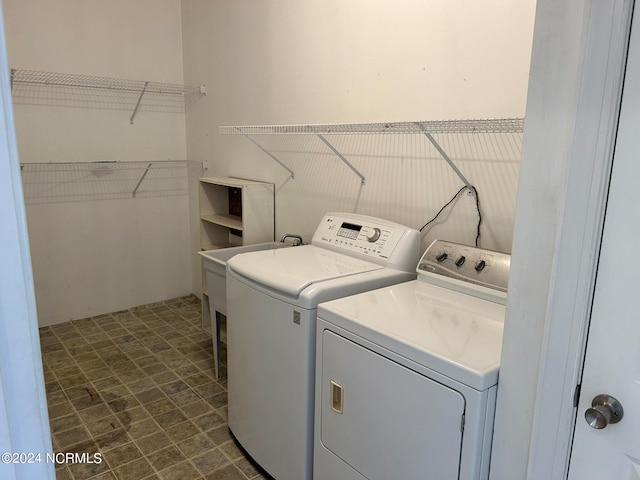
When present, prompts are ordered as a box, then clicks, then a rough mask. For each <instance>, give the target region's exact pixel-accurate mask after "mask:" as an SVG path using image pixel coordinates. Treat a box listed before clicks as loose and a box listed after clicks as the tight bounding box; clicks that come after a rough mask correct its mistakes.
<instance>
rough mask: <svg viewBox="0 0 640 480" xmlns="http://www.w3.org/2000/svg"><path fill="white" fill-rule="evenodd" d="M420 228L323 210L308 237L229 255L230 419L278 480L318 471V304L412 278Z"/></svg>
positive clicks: (303, 477) (236, 433)
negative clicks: (315, 416)
mask: <svg viewBox="0 0 640 480" xmlns="http://www.w3.org/2000/svg"><path fill="white" fill-rule="evenodd" d="M419 256H420V234H419V232H418V231H417V230H415V229H412V228H408V227H404V226H402V225H398V224H395V223H391V222H387V221H385V220H381V219H378V218H372V217H366V216H362V215H355V214H348V213H329V214H327V215H325V216H324V218H323V219H322V221H321V222H320V224H319V225H318V228H317V229H316V232H315V234H314V236H313V240H312V242H311V245H303V246H299V247H294V248H286V249H277V250H269V251H262V252H253V253H245V254H240V255H237V256H234V257H233V258H231V259H230V260H229V261H228V263H227V313H228V315H227V342H228V343H227V363H228V365H227V375H228V392H229V428H230V429H231V431H232V432H233V434H234V436H235V437H236V439H237V440H238V441H239V442H240V444H241V445H242V446H243V447H244V448H245V449H246V451H247V452H248V453H249V455H250V456H251V457H252V458H253V459H254V460H255V461H256V462H257V463H258V464H260V465H261V466H262V467H263V468H264V469H265V470H266V471H267V472H268V473H269V474H270V475H272V476H273V477H275V478H276V479H277V480H308V479H310V478H311V477H312V460H313V404H314V372H315V370H314V362H315V331H316V316H317V313H316V307H317V305H318V303H320V302H324V301H327V300H332V299H334V298H339V297H343V296H346V295H353V294H355V293H359V292H363V291H365V290H371V289H374V288H380V287H383V286H386V285H391V284H396V283H400V282H406V281H409V280H411V279H414V278H415V265H416V262H417V261H418V259H419Z"/></svg>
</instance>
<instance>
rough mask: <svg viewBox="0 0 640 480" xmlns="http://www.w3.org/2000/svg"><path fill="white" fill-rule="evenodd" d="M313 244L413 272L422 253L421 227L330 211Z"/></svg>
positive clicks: (320, 225)
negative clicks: (419, 230)
mask: <svg viewBox="0 0 640 480" xmlns="http://www.w3.org/2000/svg"><path fill="white" fill-rule="evenodd" d="M311 243H312V244H313V245H316V246H319V247H323V248H329V249H331V250H336V251H343V252H344V253H345V254H348V255H354V254H355V255H357V256H359V257H361V258H366V259H368V260H370V261H372V262H374V263H378V264H381V265H385V266H389V267H393V268H397V269H400V270H405V271H409V272H410V271H413V270H414V269H415V265H416V262H417V260H418V257H419V256H420V232H418V231H417V230H415V229H413V228H410V227H406V226H404V225H400V224H397V223H393V222H389V221H387V220H383V219H380V218H375V217H369V216H366V215H358V214H354V213H327V214H326V215H325V216H324V217H323V219H322V221H321V222H320V224H319V225H318V228H317V229H316V232H315V234H314V235H313V240H312V241H311Z"/></svg>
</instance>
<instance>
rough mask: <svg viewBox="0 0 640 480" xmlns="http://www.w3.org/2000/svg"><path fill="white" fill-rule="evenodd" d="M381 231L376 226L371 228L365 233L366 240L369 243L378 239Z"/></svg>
mask: <svg viewBox="0 0 640 480" xmlns="http://www.w3.org/2000/svg"><path fill="white" fill-rule="evenodd" d="M381 233H382V232H381V231H380V229H379V228H378V227H375V228H372V229H371V232H370V233H369V234H368V235H367V241H368V242H370V243H373V242H376V241H378V239H379V238H380V234H381Z"/></svg>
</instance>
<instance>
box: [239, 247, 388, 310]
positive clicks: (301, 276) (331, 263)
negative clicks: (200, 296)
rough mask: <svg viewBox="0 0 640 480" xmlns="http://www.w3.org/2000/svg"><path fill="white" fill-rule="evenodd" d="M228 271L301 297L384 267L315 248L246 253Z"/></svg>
mask: <svg viewBox="0 0 640 480" xmlns="http://www.w3.org/2000/svg"><path fill="white" fill-rule="evenodd" d="M227 268H229V269H230V270H232V271H233V272H235V273H237V274H239V275H242V276H243V277H245V278H248V279H250V280H252V281H254V282H256V283H259V284H261V285H263V286H265V287H267V288H271V289H273V290H277V291H279V292H283V293H285V294H288V295H293V296H296V297H297V296H298V295H300V293H301V292H302V291H303V290H304V289H305V288H307V287H308V286H309V285H311V284H313V283H318V282H324V281H326V280H331V279H334V278H339V277H346V276H349V275H355V274H358V273H363V272H370V271H373V270H381V269H383V268H384V267H383V266H381V265H376V264H375V263H371V262H367V261H364V260H359V259H356V258H353V257H350V256H348V255H344V254H342V253H338V252H334V251H331V250H327V249H325V248H319V247H316V246H314V245H303V246H300V247H292V248H283V249H275V250H265V251H260V252H250V253H243V254H240V255H236V256H234V257H232V258H231V259H230V260H229V261H228V262H227Z"/></svg>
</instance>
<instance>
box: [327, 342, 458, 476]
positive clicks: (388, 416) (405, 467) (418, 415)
mask: <svg viewBox="0 0 640 480" xmlns="http://www.w3.org/2000/svg"><path fill="white" fill-rule="evenodd" d="M321 372H322V373H321V375H322V384H321V387H320V388H321V390H322V391H321V393H319V398H321V406H320V407H319V408H320V409H321V411H320V416H321V421H320V429H321V431H320V433H319V434H320V439H321V442H322V445H323V447H324V448H326V449H328V450H329V451H331V452H332V453H333V454H334V455H336V456H338V457H339V458H340V459H341V460H342V461H344V462H345V463H346V464H348V465H349V466H350V467H351V468H352V469H354V470H355V471H357V472H359V474H360V475H362V476H363V477H364V478H366V479H368V480H388V479H391V478H401V479H403V480H412V479H415V480H418V479H424V478H425V475H427V474H428V475H429V477H428V478H437V479H455V478H458V469H459V463H460V451H461V444H462V425H463V415H464V411H465V399H464V397H463V395H462V394H461V393H459V392H457V391H455V390H453V389H451V388H449V387H446V386H444V385H442V384H440V383H438V382H435V381H433V380H431V379H429V378H427V377H426V376H423V375H421V374H419V373H417V372H415V371H413V370H411V369H409V368H406V367H405V366H403V365H400V364H398V363H396V362H394V361H392V360H390V359H388V358H386V357H384V356H382V355H379V354H377V353H375V352H373V351H371V350H369V349H367V348H364V347H363V346H361V345H358V344H356V343H354V342H352V341H350V340H348V339H346V338H344V337H342V336H340V335H338V334H336V333H334V332H331V331H329V330H324V331H323V334H322V370H321ZM433 432H438V434H437V435H434V434H433ZM380 452H384V454H383V455H381V454H380ZM318 477H319V478H318ZM316 478H318V480H329V477H328V476H327V472H326V471H324V470H322V468H321V469H320V470H316Z"/></svg>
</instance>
